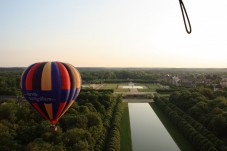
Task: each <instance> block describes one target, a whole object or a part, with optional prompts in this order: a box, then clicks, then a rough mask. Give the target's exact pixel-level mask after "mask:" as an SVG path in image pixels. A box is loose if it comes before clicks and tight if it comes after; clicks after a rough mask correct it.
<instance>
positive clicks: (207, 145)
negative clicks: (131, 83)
mask: <svg viewBox="0 0 227 151" xmlns="http://www.w3.org/2000/svg"><path fill="white" fill-rule="evenodd" d="M154 100H155V103H156V104H157V105H158V107H159V108H160V109H161V110H162V111H163V112H164V113H165V114H166V115H167V116H168V117H169V119H170V120H171V121H172V122H173V123H174V124H175V125H176V126H177V127H178V129H179V130H180V131H181V132H182V134H183V135H184V136H185V137H186V138H187V139H188V140H189V142H191V144H192V145H193V146H194V148H195V149H196V150H199V151H226V150H227V146H226V144H225V143H224V141H222V140H220V139H219V138H218V137H216V136H215V135H214V134H213V133H212V132H210V131H208V130H207V129H206V127H204V126H203V125H202V124H201V123H200V122H198V121H196V120H194V119H193V118H192V117H191V116H190V115H188V114H187V113H185V112H184V111H182V110H181V109H180V108H178V107H177V106H176V105H174V104H173V103H171V102H170V101H169V100H168V99H167V98H164V97H157V96H156V97H155V98H154Z"/></svg>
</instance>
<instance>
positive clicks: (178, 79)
mask: <svg viewBox="0 0 227 151" xmlns="http://www.w3.org/2000/svg"><path fill="white" fill-rule="evenodd" d="M179 82H180V78H178V77H177V76H173V77H172V84H173V85H176V86H179V85H180V84H179Z"/></svg>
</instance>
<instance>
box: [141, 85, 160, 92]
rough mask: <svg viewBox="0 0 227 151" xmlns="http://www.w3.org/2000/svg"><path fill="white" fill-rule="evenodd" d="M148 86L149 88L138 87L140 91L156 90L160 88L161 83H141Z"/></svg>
mask: <svg viewBox="0 0 227 151" xmlns="http://www.w3.org/2000/svg"><path fill="white" fill-rule="evenodd" d="M141 85H142V86H143V85H144V86H146V87H147V89H138V90H139V91H140V92H156V89H157V88H159V86H160V85H159V84H141Z"/></svg>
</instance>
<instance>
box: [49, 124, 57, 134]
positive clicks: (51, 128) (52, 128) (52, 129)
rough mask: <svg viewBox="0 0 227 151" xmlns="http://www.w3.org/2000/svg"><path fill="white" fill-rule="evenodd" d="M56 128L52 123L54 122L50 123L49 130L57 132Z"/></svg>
mask: <svg viewBox="0 0 227 151" xmlns="http://www.w3.org/2000/svg"><path fill="white" fill-rule="evenodd" d="M57 130H58V128H57V126H56V125H54V124H51V125H50V131H51V132H53V133H54V132H57Z"/></svg>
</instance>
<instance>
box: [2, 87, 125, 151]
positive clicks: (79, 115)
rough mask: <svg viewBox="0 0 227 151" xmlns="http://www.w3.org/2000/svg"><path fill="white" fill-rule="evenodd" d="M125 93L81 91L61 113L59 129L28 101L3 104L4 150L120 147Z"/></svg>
mask: <svg viewBox="0 0 227 151" xmlns="http://www.w3.org/2000/svg"><path fill="white" fill-rule="evenodd" d="M121 106H122V104H121V97H114V96H113V94H112V92H108V91H105V92H98V91H85V92H83V91H82V92H81V93H80V95H79V97H78V99H77V101H76V102H75V103H74V104H73V105H72V106H71V107H70V108H69V110H68V111H67V112H66V113H65V114H64V115H63V116H62V117H61V119H60V120H59V122H58V124H57V126H58V131H57V132H55V133H53V132H51V131H50V128H49V126H50V124H49V122H47V121H46V120H44V119H43V118H42V117H41V116H40V115H39V114H38V113H37V112H36V111H34V109H33V108H31V107H30V105H29V104H28V103H26V102H25V103H24V104H23V106H22V107H21V108H20V107H18V104H17V103H16V101H15V100H11V101H7V102H3V103H1V104H0V150H1V151H13V150H15V151H20V150H21V151H24V150H28V151H37V150H50V151H51V150H53V151H74V150H78V151H104V150H116V151H117V150H119V149H120V137H119V135H120V134H119V133H120V132H119V127H120V122H119V121H120V119H121V114H122V109H121Z"/></svg>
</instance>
